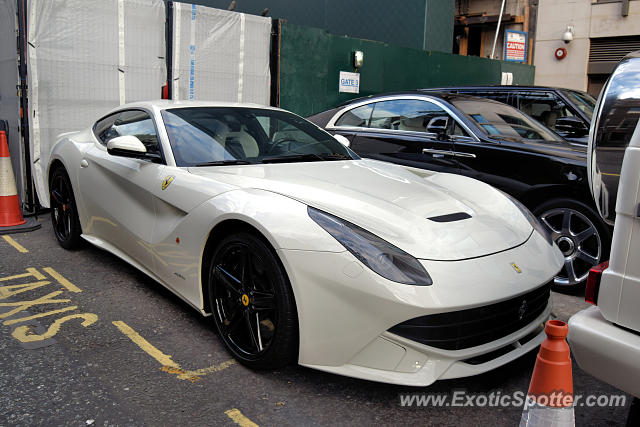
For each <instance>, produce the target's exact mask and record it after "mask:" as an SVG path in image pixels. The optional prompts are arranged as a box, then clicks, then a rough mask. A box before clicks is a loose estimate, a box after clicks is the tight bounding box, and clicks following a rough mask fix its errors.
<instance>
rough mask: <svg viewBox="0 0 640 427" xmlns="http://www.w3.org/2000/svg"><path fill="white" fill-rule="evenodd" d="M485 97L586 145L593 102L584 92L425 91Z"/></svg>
mask: <svg viewBox="0 0 640 427" xmlns="http://www.w3.org/2000/svg"><path fill="white" fill-rule="evenodd" d="M426 91H434V92H451V93H462V94H467V95H473V96H479V97H482V98H489V99H493V100H495V101H500V102H504V103H505V104H509V105H511V106H513V107H516V108H517V109H519V110H520V111H522V112H523V113H525V114H527V115H529V116H531V117H533V118H534V119H536V120H538V121H539V122H540V123H542V124H544V125H545V126H546V127H548V128H549V129H552V130H553V131H555V132H556V133H558V134H560V135H561V136H562V137H563V138H565V139H566V140H568V141H570V142H572V143H578V144H584V145H587V139H588V136H589V125H590V124H591V117H592V116H593V109H594V107H595V105H596V100H595V99H594V98H593V97H592V96H591V95H589V94H588V93H586V92H582V91H579V90H573V89H562V88H555V87H544V86H464V87H446V88H436V89H426Z"/></svg>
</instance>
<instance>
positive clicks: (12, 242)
mask: <svg viewBox="0 0 640 427" xmlns="http://www.w3.org/2000/svg"><path fill="white" fill-rule="evenodd" d="M2 238H3V239H4V240H6V242H7V243H8V244H10V245H11V246H13V247H14V248H16V250H17V251H18V252H20V253H23V254H26V253H28V252H29V251H28V250H27V249H26V248H25V247H24V246H22V245H21V244H20V243H18V242H16V241H15V240H13V239H12V238H11V237H9V236H2Z"/></svg>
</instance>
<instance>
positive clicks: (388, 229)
mask: <svg viewBox="0 0 640 427" xmlns="http://www.w3.org/2000/svg"><path fill="white" fill-rule="evenodd" d="M189 171H190V172H191V173H194V174H197V175H200V176H202V177H207V178H210V179H213V180H216V181H218V182H224V183H226V184H230V185H234V186H236V187H238V188H255V189H261V190H266V191H270V192H274V193H278V194H281V195H284V196H287V197H291V198H294V199H296V200H299V201H300V202H302V203H305V204H307V205H308V206H312V207H314V208H317V209H321V210H323V211H325V212H328V213H331V214H333V215H336V216H338V217H340V218H343V219H345V220H347V221H350V222H352V223H354V224H356V225H358V226H360V227H362V228H365V229H366V230H368V231H370V232H372V233H374V234H376V235H378V236H379V237H381V238H383V239H385V240H387V241H388V242H390V243H392V244H394V245H396V246H397V247H399V248H401V249H403V250H404V251H406V252H408V253H410V254H411V255H413V256H414V257H416V258H421V259H430V260H451V261H453V260H459V259H467V258H474V257H479V256H484V255H488V254H492V253H496V252H501V251H504V250H507V249H510V248H513V247H515V246H518V245H520V244H522V243H524V242H525V241H526V240H527V239H528V238H529V236H530V235H531V232H532V226H531V224H530V223H529V222H528V220H527V219H526V218H525V217H524V215H523V214H522V213H521V212H520V210H519V209H518V208H517V207H516V206H515V205H514V204H513V203H512V202H511V201H510V200H509V199H508V198H507V197H506V196H505V195H504V194H503V193H501V192H499V191H498V190H495V189H494V188H492V187H490V186H488V185H487V184H484V183H482V182H480V181H476V180H473V179H470V178H467V177H463V176H460V175H452V174H443V173H434V172H430V171H425V170H422V169H413V168H406V167H403V166H399V165H394V164H391V163H385V162H379V161H376V160H353V161H327V162H307V163H281V164H256V165H242V166H214V167H197V168H189ZM453 214H457V215H453ZM429 218H432V219H429Z"/></svg>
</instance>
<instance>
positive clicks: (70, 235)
mask: <svg viewBox="0 0 640 427" xmlns="http://www.w3.org/2000/svg"><path fill="white" fill-rule="evenodd" d="M49 196H50V202H51V223H52V224H53V231H54V233H55V235H56V238H57V239H58V243H59V244H60V246H62V247H63V248H65V249H74V248H78V247H79V246H80V245H81V243H82V238H81V237H80V235H81V234H82V229H81V227H80V219H79V218H78V210H77V208H76V201H75V198H74V197H73V189H72V188H71V181H70V180H69V176H68V175H67V173H66V171H65V170H64V169H63V168H61V167H59V168H57V169H56V170H55V171H54V172H53V174H52V175H51V181H50V182H49Z"/></svg>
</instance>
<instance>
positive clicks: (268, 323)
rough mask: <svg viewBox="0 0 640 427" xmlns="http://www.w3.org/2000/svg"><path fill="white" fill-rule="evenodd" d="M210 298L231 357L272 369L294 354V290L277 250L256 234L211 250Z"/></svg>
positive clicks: (242, 235) (240, 236)
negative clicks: (272, 248) (274, 250)
mask: <svg viewBox="0 0 640 427" xmlns="http://www.w3.org/2000/svg"><path fill="white" fill-rule="evenodd" d="M209 298H210V302H211V310H212V312H213V318H214V322H215V325H216V328H217V330H218V332H219V333H220V336H221V337H222V340H223V342H224V344H225V346H226V347H227V349H228V350H229V351H230V352H231V353H232V354H233V356H234V357H235V358H236V359H237V360H239V361H240V362H241V363H243V364H245V365H247V366H249V367H252V368H257V369H276V368H279V367H282V366H285V365H287V364H289V363H290V362H291V361H292V360H293V359H294V357H295V355H296V354H297V345H298V344H297V338H298V320H297V312H296V306H295V300H294V298H293V292H292V290H291V286H290V285H289V281H288V279H287V276H286V274H285V271H284V268H283V267H282V266H281V264H280V262H279V260H278V258H277V257H276V255H275V253H274V252H273V250H271V248H270V247H269V246H267V244H266V243H265V242H263V241H262V240H261V239H260V238H258V237H256V236H254V235H252V234H249V233H239V234H236V235H232V236H229V237H227V238H225V239H223V240H222V241H221V242H220V243H219V244H218V245H217V247H216V248H215V249H214V251H213V254H212V260H211V266H210V271H209Z"/></svg>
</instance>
